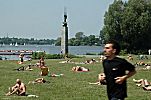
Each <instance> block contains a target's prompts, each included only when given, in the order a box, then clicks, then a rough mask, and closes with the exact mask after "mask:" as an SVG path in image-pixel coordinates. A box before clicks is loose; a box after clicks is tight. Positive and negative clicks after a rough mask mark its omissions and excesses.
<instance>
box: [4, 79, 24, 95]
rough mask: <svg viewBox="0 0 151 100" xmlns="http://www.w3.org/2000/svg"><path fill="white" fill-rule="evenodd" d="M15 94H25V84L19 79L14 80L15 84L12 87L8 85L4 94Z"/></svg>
mask: <svg viewBox="0 0 151 100" xmlns="http://www.w3.org/2000/svg"><path fill="white" fill-rule="evenodd" d="M13 94H16V95H18V96H25V95H26V86H25V84H24V83H23V82H21V80H20V79H17V80H16V84H15V85H14V86H12V87H9V92H8V93H6V96H10V95H13Z"/></svg>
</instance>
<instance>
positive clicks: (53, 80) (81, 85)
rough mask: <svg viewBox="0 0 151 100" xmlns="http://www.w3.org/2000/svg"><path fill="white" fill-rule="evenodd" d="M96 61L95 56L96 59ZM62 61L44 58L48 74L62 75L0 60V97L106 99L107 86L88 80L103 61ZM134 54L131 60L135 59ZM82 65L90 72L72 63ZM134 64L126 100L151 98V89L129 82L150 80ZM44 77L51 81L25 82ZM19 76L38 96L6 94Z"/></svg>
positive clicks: (94, 77)
mask: <svg viewBox="0 0 151 100" xmlns="http://www.w3.org/2000/svg"><path fill="white" fill-rule="evenodd" d="M86 59H91V58H75V59H72V61H74V62H84V61H85V60H86ZM95 59H96V60H98V58H95ZM150 60H151V57H149V59H148V60H147V59H146V60H143V61H144V62H146V63H151V61H150ZM60 61H63V60H54V59H52V60H45V62H46V65H47V66H48V67H49V69H50V72H51V73H55V74H61V73H62V74H64V76H61V77H48V76H40V75H39V73H40V69H39V68H36V67H33V69H34V70H33V71H14V70H13V69H15V68H18V67H20V66H22V65H19V64H17V61H0V63H1V64H0V80H1V82H0V100H34V99H37V100H107V95H106V86H104V85H89V82H96V80H97V74H99V73H100V72H102V71H103V68H102V64H101V63H100V62H97V63H95V64H74V63H59V62H60ZM138 61H139V60H138V59H137V58H136V57H134V60H133V61H131V63H133V64H134V63H135V62H138ZM36 62H37V60H33V61H30V62H25V63H24V64H23V65H28V64H30V63H31V64H35V63H36ZM77 65H80V66H84V67H86V68H89V69H90V71H89V72H72V71H71V68H72V67H73V66H77ZM140 68H141V67H137V68H136V69H137V74H136V75H135V76H133V77H131V78H129V79H128V98H127V99H126V100H151V92H150V91H144V90H143V89H142V88H140V87H137V86H136V85H135V83H134V82H133V81H132V79H133V78H136V79H140V78H146V79H148V80H150V81H151V74H150V73H151V70H147V71H144V70H140ZM39 77H43V78H45V79H46V80H47V81H49V82H50V83H44V84H28V82H29V81H31V80H34V79H36V78H39ZM17 78H19V79H21V80H22V81H23V82H24V83H25V84H26V86H27V93H28V94H33V95H38V96H39V97H38V98H33V97H20V96H14V95H13V96H5V93H6V92H8V87H9V86H12V85H13V84H15V81H16V79H17Z"/></svg>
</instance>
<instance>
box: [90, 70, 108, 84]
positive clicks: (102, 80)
mask: <svg viewBox="0 0 151 100" xmlns="http://www.w3.org/2000/svg"><path fill="white" fill-rule="evenodd" d="M89 84H96V85H106V80H105V74H104V73H100V74H98V81H97V82H95V83H91V82H90V83H89Z"/></svg>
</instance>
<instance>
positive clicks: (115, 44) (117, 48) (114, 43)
mask: <svg viewBox="0 0 151 100" xmlns="http://www.w3.org/2000/svg"><path fill="white" fill-rule="evenodd" d="M106 44H112V45H113V46H112V48H113V49H116V52H115V55H118V54H119V53H120V51H121V47H120V44H119V43H118V42H117V41H115V40H109V41H108V42H106Z"/></svg>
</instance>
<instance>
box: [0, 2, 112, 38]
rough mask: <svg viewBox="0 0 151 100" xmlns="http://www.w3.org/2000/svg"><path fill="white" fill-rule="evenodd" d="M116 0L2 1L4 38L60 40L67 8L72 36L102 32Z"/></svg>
mask: <svg viewBox="0 0 151 100" xmlns="http://www.w3.org/2000/svg"><path fill="white" fill-rule="evenodd" d="M113 1H114V0H0V37H6V36H7V35H8V36H9V37H16V38H35V39H57V37H60V36H61V27H62V22H63V14H64V7H66V8H67V15H68V19H67V21H68V27H69V38H71V37H74V36H75V34H76V33H77V32H84V34H85V35H86V36H89V35H91V34H93V35H97V36H98V35H99V31H100V29H102V27H103V19H104V17H103V16H104V13H105V11H107V9H108V7H109V4H111V3H113Z"/></svg>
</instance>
